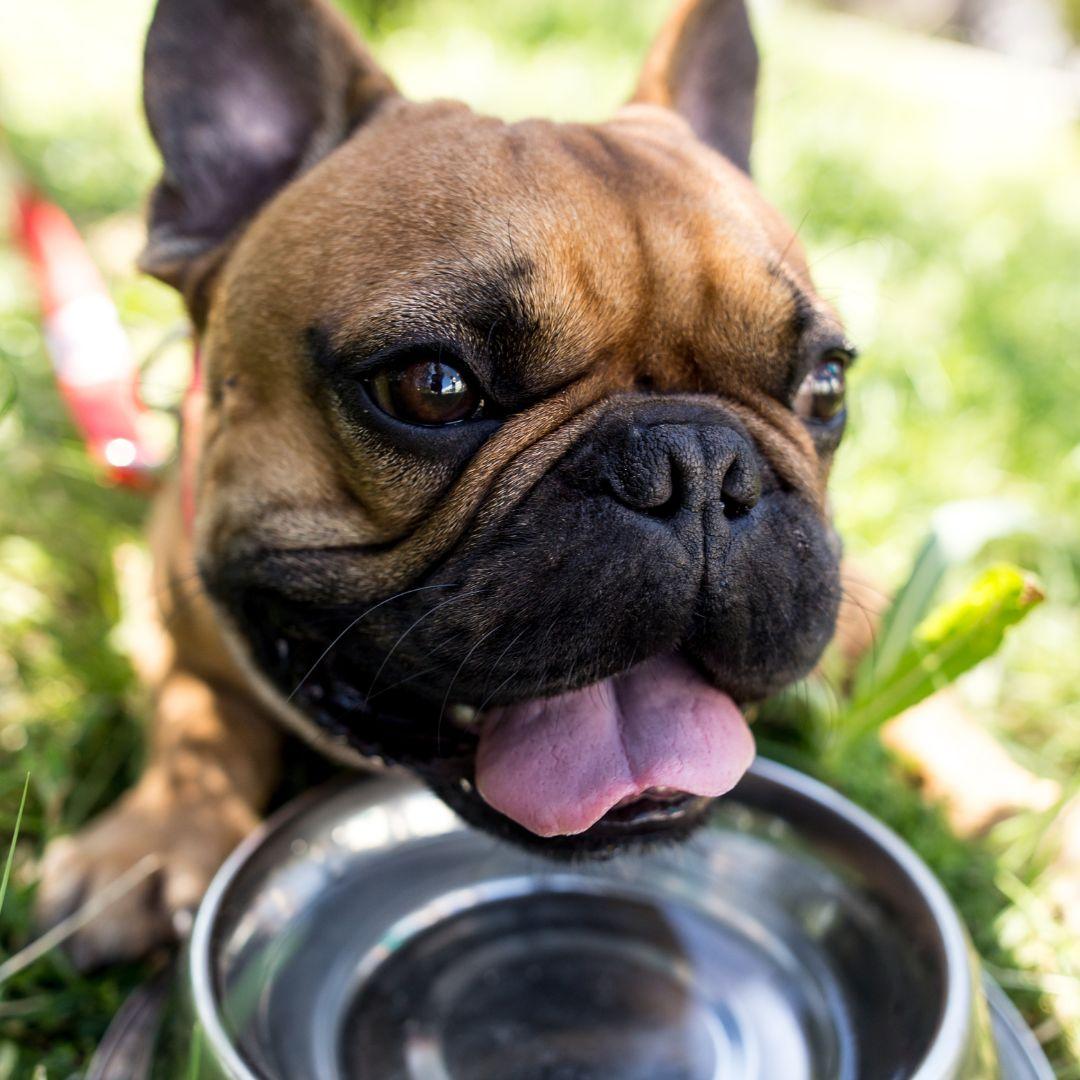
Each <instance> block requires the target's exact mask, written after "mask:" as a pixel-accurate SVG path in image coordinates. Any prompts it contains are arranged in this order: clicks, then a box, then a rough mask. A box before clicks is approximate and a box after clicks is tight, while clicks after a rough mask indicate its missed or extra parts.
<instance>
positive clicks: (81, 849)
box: [37, 780, 256, 970]
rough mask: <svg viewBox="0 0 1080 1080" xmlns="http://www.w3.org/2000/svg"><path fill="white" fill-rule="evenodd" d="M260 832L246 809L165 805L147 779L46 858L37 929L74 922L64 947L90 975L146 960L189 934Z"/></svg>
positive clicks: (236, 804) (231, 803) (171, 801)
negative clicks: (228, 866)
mask: <svg viewBox="0 0 1080 1080" xmlns="http://www.w3.org/2000/svg"><path fill="white" fill-rule="evenodd" d="M255 823H256V818H255V815H254V814H253V813H252V812H251V811H250V809H249V808H248V807H247V806H246V805H244V804H242V803H241V802H240V800H221V799H214V800H212V801H209V800H199V801H193V800H190V799H185V798H179V797H176V796H171V797H167V796H166V797H163V796H162V795H161V793H160V791H158V792H154V791H153V790H152V789H151V790H147V785H146V783H145V780H144V782H143V783H142V784H140V785H139V787H138V788H136V789H135V790H133V791H131V792H129V793H128V794H127V795H126V796H125V797H124V798H123V799H122V800H121V801H120V802H119V803H117V805H116V806H114V807H113V808H112V809H111V810H108V811H107V812H106V813H104V814H103V815H102V816H101V817H99V818H97V819H96V820H95V821H93V822H91V823H90V825H88V826H87V827H86V828H84V829H83V830H82V831H80V832H78V833H76V834H75V835H74V836H66V837H61V838H60V839H58V840H55V841H53V842H52V843H51V844H50V845H49V847H48V848H47V849H46V852H45V856H44V858H43V860H42V863H41V874H40V882H39V885H38V894H37V916H38V921H39V925H41V926H42V927H43V928H50V927H54V926H56V925H57V924H59V923H60V922H62V921H63V920H65V919H68V918H70V917H72V916H75V919H74V921H75V922H77V923H79V924H80V925H79V926H78V928H77V929H76V930H75V931H74V933H73V934H72V935H71V936H70V937H67V938H66V941H65V947H66V948H67V951H68V953H69V955H70V956H71V958H72V960H73V962H74V963H75V964H76V966H77V967H79V968H81V969H83V970H87V969H91V968H95V967H98V966H101V965H103V964H108V963H113V962H116V961H119V960H131V959H135V958H137V957H140V956H142V955H144V954H145V953H147V952H148V951H149V950H150V949H152V948H154V947H155V946H157V945H160V944H162V943H164V942H167V941H170V940H172V939H173V938H175V937H176V936H177V935H178V934H182V933H183V932H184V931H185V930H186V929H187V926H188V925H189V924H190V918H191V913H192V912H193V911H194V908H195V906H196V905H197V904H198V902H199V900H200V899H201V898H202V895H203V893H204V892H205V891H206V887H207V885H208V884H209V883H210V879H211V877H212V876H213V875H214V872H215V871H216V870H217V868H218V867H219V866H220V865H221V863H222V861H223V860H224V859H225V857H226V856H227V855H228V854H229V852H230V851H231V850H232V849H233V848H234V847H235V846H236V844H237V843H238V842H239V841H240V840H241V839H242V838H243V836H244V835H245V834H246V833H247V832H248V831H250V829H251V828H252V827H253V826H254V825H255ZM84 920H85V921H84Z"/></svg>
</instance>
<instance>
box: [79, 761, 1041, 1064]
mask: <svg viewBox="0 0 1080 1080" xmlns="http://www.w3.org/2000/svg"><path fill="white" fill-rule="evenodd" d="M181 983H182V987H181V997H182V1000H181V1002H180V1005H179V1007H174V1008H172V1009H170V1010H169V1013H170V1017H169V1020H168V1021H167V1024H166V1030H165V1033H164V1035H163V1036H161V1038H160V1039H159V1042H158V1045H157V1051H156V1053H155V1055H154V1057H155V1061H156V1064H155V1073H154V1075H156V1076H163V1077H196V1076H198V1077H228V1078H230V1080H241V1078H242V1080H248V1078H255V1077H260V1078H302V1080H330V1078H341V1080H345V1078H348V1080H353V1078H358V1080H359V1078H363V1080H368V1078H370V1080H399V1078H400V1080H496V1078H498V1080H503V1078H514V1080H587V1078H588V1080H594V1078H595V1080H600V1078H603V1080H699V1078H700V1080H711V1078H721V1077H722V1078H724V1080H742V1078H753V1080H802V1078H807V1080H810V1078H815V1080H817V1078H837V1080H847V1078H851V1080H855V1078H858V1080H874V1078H878V1077H880V1078H882V1080H884V1078H890V1080H892V1078H897V1080H899V1078H902V1077H903V1078H908V1077H911V1078H917V1080H953V1078H956V1080H967V1078H974V1080H984V1078H986V1080H989V1078H992V1077H999V1076H1000V1077H1002V1078H1004V1080H1029V1078H1031V1080H1042V1078H1047V1077H1050V1076H1051V1073H1050V1071H1049V1068H1048V1066H1047V1065H1046V1062H1045V1060H1044V1059H1043V1058H1042V1057H1041V1054H1040V1053H1039V1051H1038V1048H1037V1046H1036V1045H1035V1042H1034V1040H1033V1039H1032V1037H1031V1036H1030V1033H1028V1032H1027V1030H1026V1029H1025V1028H1024V1026H1023V1024H1022V1022H1021V1021H1020V1020H1019V1018H1018V1017H1017V1016H1016V1014H1015V1013H1014V1012H1013V1011H1012V1010H1011V1008H1010V1007H1009V1006H1008V1003H1007V1002H1006V1001H1005V1000H1004V998H1003V997H1002V996H1001V995H1000V993H999V992H996V991H993V992H992V997H991V999H990V1000H989V1002H988V999H987V997H986V995H985V994H984V992H983V989H982V984H981V982H980V977H979V974H978V971H977V966H976V964H975V962H974V959H973V954H972V952H971V949H970V946H969V943H968V940H967V937H966V935H965V933H964V930H963V928H962V927H961V924H960V922H959V920H958V918H957V915H956V913H955V912H954V910H953V908H952V906H951V905H950V903H949V901H948V900H947V898H946V896H945V894H944V893H943V891H942V889H941V887H940V886H939V885H938V883H937V882H936V881H935V879H934V878H933V876H932V875H931V874H930V872H929V871H928V870H927V869H926V867H925V866H924V865H923V863H922V862H920V860H919V859H918V858H917V857H916V856H915V855H914V853H913V852H912V851H911V850H910V849H909V848H908V847H907V846H906V845H905V844H903V843H902V842H901V841H900V840H899V839H898V838H897V837H896V836H895V835H893V834H892V833H891V832H889V831H888V830H887V829H885V828H884V827H883V826H882V825H881V824H879V823H878V822H877V821H875V820H874V819H873V818H872V817H870V816H869V815H868V814H866V813H864V812H863V811H861V810H859V809H858V808H857V807H855V806H853V805H852V804H851V803H849V802H847V801H846V800H844V799H842V798H840V797H839V796H837V795H836V794H835V793H834V792H832V791H831V790H829V789H828V788H826V787H824V786H822V785H821V784H818V783H816V782H815V781H812V780H809V779H807V778H806V777H805V776H802V775H800V774H798V773H796V772H793V771H791V770H790V769H786V768H783V767H781V766H778V765H775V764H772V763H769V762H759V763H758V764H757V765H756V766H755V767H754V769H753V771H752V773H751V774H750V775H749V776H748V777H747V778H746V779H745V780H744V781H743V783H742V784H741V785H740V786H739V787H738V788H737V789H736V791H735V792H734V793H733V794H732V795H731V796H729V797H727V798H726V799H724V800H722V801H720V802H719V803H718V804H717V806H716V809H715V811H714V814H713V817H712V821H711V823H710V825H709V826H708V827H706V828H705V829H704V830H702V832H701V833H700V834H699V835H698V836H696V837H695V838H693V839H692V840H691V841H690V842H688V843H687V844H684V845H682V846H679V847H665V848H658V849H655V850H652V851H649V852H645V853H632V854H622V855H619V856H618V857H616V858H613V859H610V860H608V861H603V862H597V861H583V862H581V863H563V864H556V863H551V862H548V861H544V860H542V859H540V858H539V857H537V856H533V855H528V854H526V853H524V852H521V851H519V850H517V849H516V848H513V847H510V846H507V845H506V844H504V843H501V842H499V841H497V840H494V839H492V838H491V837H489V836H487V835H484V834H481V833H479V832H476V831H474V830H472V829H470V828H468V827H467V826H465V825H463V824H462V823H461V822H460V821H459V820H458V819H457V818H456V817H455V816H454V815H453V814H452V813H451V812H450V811H449V810H447V809H446V807H445V806H444V805H443V804H442V803H441V802H440V801H439V800H438V799H436V798H435V797H434V796H432V795H431V794H429V793H428V792H427V791H426V790H424V789H423V788H421V787H418V786H417V785H415V784H413V783H411V782H409V781H405V780H402V779H398V778H379V779H368V780H359V781H353V782H350V783H347V784H339V785H337V786H334V787H332V788H331V789H330V790H329V791H326V790H324V791H323V792H321V793H317V794H316V795H314V796H312V797H308V798H305V799H303V800H301V801H300V802H298V803H296V804H294V805H293V806H292V807H291V808H288V809H287V810H286V811H284V812H283V813H282V814H281V815H279V816H278V817H277V818H275V819H274V820H272V821H271V822H270V823H269V824H268V825H267V826H266V827H265V828H264V829H263V830H261V831H260V833H259V834H258V835H257V836H255V837H252V839H251V840H249V841H248V842H247V843H246V844H245V845H244V846H243V847H242V848H241V849H240V850H238V851H237V852H236V854H235V855H234V856H233V857H232V858H231V859H230V860H229V861H228V863H227V864H226V865H225V867H224V868H223V869H222V871H221V872H220V874H219V875H218V877H217V878H216V879H215V881H214V883H213V886H212V887H211V890H210V893H209V894H208V896H207V898H206V900H205V902H204V904H203V906H202V908H201V910H200V911H199V914H198V917H197V919H196V922H195V927H194V931H193V935H192V938H191V942H190V945H189V948H188V951H187V954H186V958H185V961H184V967H183V972H182V979H181ZM101 1075H108V1074H107V1073H102V1074H101Z"/></svg>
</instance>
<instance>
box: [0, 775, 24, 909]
mask: <svg viewBox="0 0 1080 1080" xmlns="http://www.w3.org/2000/svg"><path fill="white" fill-rule="evenodd" d="M29 790H30V774H29V773H27V774H26V780H25V781H24V782H23V789H22V798H21V799H20V800H19V812H18V813H17V814H16V815H15V831H14V832H13V833H12V834H11V845H10V846H9V847H8V854H7V862H6V863H5V864H4V876H3V878H0V913H2V912H3V910H4V897H5V896H7V887H8V882H9V881H10V880H11V867H12V865H13V864H14V862H15V845H16V844H17V843H18V841H19V829H20V828H22V819H23V810H25V809H26V793H27V792H28V791H29Z"/></svg>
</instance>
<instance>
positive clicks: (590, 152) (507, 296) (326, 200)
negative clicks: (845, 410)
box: [229, 103, 831, 398]
mask: <svg viewBox="0 0 1080 1080" xmlns="http://www.w3.org/2000/svg"><path fill="white" fill-rule="evenodd" d="M229 277H230V278H231V279H232V280H233V282H234V285H235V286H237V287H236V290H235V291H236V292H237V294H238V295H240V296H242V298H243V302H242V303H240V304H239V307H240V308H241V313H242V314H244V313H246V314H251V313H252V312H260V313H262V315H263V316H264V317H265V315H266V313H268V312H273V313H274V315H275V316H277V317H278V318H280V319H283V320H285V321H288V320H290V319H293V320H295V319H303V320H305V321H306V322H307V323H308V324H309V325H310V326H311V327H314V328H316V329H317V330H318V332H319V334H320V335H323V336H324V337H325V338H327V339H328V340H330V341H331V342H333V344H334V345H335V346H336V347H337V348H347V349H348V351H350V352H357V353H366V354H372V353H377V352H378V351H379V350H380V349H382V348H388V347H394V346H398V345H400V344H402V343H403V342H406V343H407V342H415V343H417V344H423V343H436V342H446V341H451V342H454V343H458V344H459V345H460V346H461V348H462V349H463V350H464V351H466V352H468V353H470V354H475V355H477V356H479V357H481V358H482V362H483V363H485V364H486V365H488V366H490V369H491V370H490V371H488V372H487V373H486V374H487V376H488V377H489V379H490V380H491V381H492V382H493V383H496V384H497V383H502V384H504V385H503V386H502V387H501V389H502V390H503V391H504V392H505V394H506V396H507V397H508V398H512V397H514V396H515V395H517V394H528V393H538V392H543V391H544V390H546V389H547V388H548V387H549V386H556V385H559V384H560V383H561V382H564V381H566V380H567V379H570V378H572V377H573V376H574V375H575V374H577V373H578V372H580V371H581V370H583V369H584V368H585V367H586V366H591V367H595V365H596V363H597V359H598V357H603V358H604V359H605V362H606V363H607V364H608V365H609V367H610V368H611V370H612V372H613V374H614V375H618V376H620V377H624V378H627V379H639V380H640V379H642V378H647V379H649V380H650V381H662V380H663V379H665V378H666V379H668V380H669V381H671V380H673V379H677V381H678V382H679V383H680V385H682V386H683V387H686V386H697V387H700V388H701V389H708V388H710V387H711V386H713V385H714V384H715V383H716V382H717V381H720V382H723V381H724V378H725V375H730V376H734V377H735V381H739V382H741V383H742V384H744V385H745V382H746V377H747V374H748V369H749V370H750V371H752V372H753V374H754V375H755V377H756V378H757V379H758V380H759V381H762V382H766V383H771V382H775V381H778V380H781V379H783V378H785V377H786V375H787V371H788V365H789V363H790V355H791V351H792V346H793V343H794V342H795V341H796V340H797V338H798V337H799V335H801V334H803V333H804V332H805V330H806V328H807V326H808V325H809V324H810V323H811V322H814V321H820V322H822V323H827V322H829V321H831V314H830V313H829V312H828V310H827V309H826V308H825V306H824V305H822V304H821V302H820V301H819V300H818V299H817V298H816V296H815V295H814V293H813V291H812V288H811V286H810V283H809V280H808V277H807V276H806V272H805V267H804V266H803V264H802V262H801V254H800V253H799V250H798V245H797V244H796V243H794V242H793V239H792V237H791V234H790V232H789V231H788V230H787V228H786V226H785V225H784V224H783V222H782V221H781V220H780V218H779V217H778V215H776V214H775V212H774V211H772V210H771V208H769V207H768V206H767V205H766V204H765V203H764V202H763V201H762V200H761V198H760V196H758V195H757V193H756V190H755V189H754V188H753V186H752V185H751V184H750V182H749V181H748V180H747V179H746V177H745V176H744V175H743V174H742V173H741V172H739V171H738V170H736V169H735V168H733V167H732V166H729V165H728V164H727V163H726V162H725V161H724V160H723V159H721V158H720V157H719V156H717V155H715V154H713V153H712V152H711V151H708V150H706V149H705V148H703V147H702V146H700V144H698V143H697V142H696V141H694V140H693V139H692V138H691V136H690V135H689V132H688V129H686V128H684V126H683V125H682V122H681V121H679V120H678V119H676V118H674V117H673V116H672V115H671V114H669V113H667V112H666V111H663V110H658V109H652V108H650V107H647V106H636V107H630V108H627V109H625V110H623V112H622V113H620V114H619V115H618V116H617V117H616V118H615V119H614V120H612V121H609V122H608V123H606V124H602V125H573V124H571V125H567V124H562V125H560V124H553V123H549V122H546V121H528V122H524V123H520V124H515V125H506V124H503V123H501V122H499V121H496V120H490V119H486V118H481V117H477V116H475V115H474V114H472V113H471V112H469V111H468V110H467V109H465V108H464V107H463V106H459V105H452V104H448V103H447V104H442V103H440V104H436V105H429V106H415V105H409V104H405V103H401V104H400V105H396V106H394V107H393V108H391V109H388V110H387V112H386V114H385V115H383V116H381V117H380V118H379V119H378V120H377V121H376V122H374V123H370V124H368V125H366V126H365V127H364V128H362V129H361V131H360V132H359V133H358V134H357V135H356V136H354V138H353V139H352V140H351V141H350V142H348V143H346V144H345V145H344V146H343V147H341V148H340V149H339V150H337V151H336V152H335V153H334V154H332V155H331V156H330V157H329V158H328V159H327V160H325V161H324V162H323V163H322V164H321V165H319V166H318V167H316V168H315V169H314V170H312V172H311V173H309V174H308V175H307V176H305V177H303V178H302V179H301V180H300V181H298V182H297V183H296V184H294V185H293V186H292V187H291V188H289V189H288V190H287V191H286V192H285V193H284V194H283V195H282V196H281V197H280V198H279V199H278V200H276V201H275V203H273V204H272V205H271V206H270V207H269V208H268V210H267V212H266V213H265V214H264V215H262V217H261V218H260V220H259V221H258V222H257V223H256V227H255V228H253V229H252V230H251V232H250V233H249V235H248V237H246V238H245V240H244V242H243V243H242V245H241V251H240V252H239V253H238V255H237V258H236V259H235V260H234V261H233V272H232V273H231V274H230V275H229ZM234 306H236V305H234ZM295 329H296V330H297V331H302V330H303V329H304V327H302V326H299V325H297V326H296V327H295ZM494 388H495V389H500V387H499V386H497V385H496V386H495V387H494Z"/></svg>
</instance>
